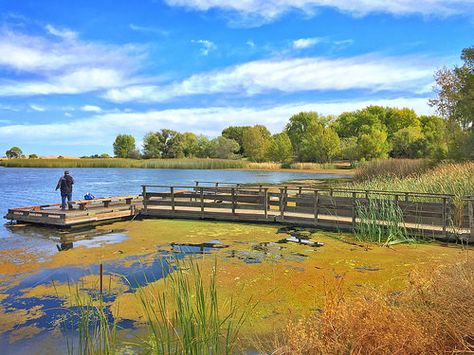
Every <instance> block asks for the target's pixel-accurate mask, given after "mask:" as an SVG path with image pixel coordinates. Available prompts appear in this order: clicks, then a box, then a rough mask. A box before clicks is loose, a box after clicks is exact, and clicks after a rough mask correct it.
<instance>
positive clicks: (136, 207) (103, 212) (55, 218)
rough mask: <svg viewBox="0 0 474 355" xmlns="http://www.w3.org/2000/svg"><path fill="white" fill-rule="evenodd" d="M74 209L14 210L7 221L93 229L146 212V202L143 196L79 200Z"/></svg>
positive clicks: (40, 207)
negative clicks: (87, 226) (82, 226)
mask: <svg viewBox="0 0 474 355" xmlns="http://www.w3.org/2000/svg"><path fill="white" fill-rule="evenodd" d="M73 208H74V209H73V210H69V209H68V210H62V209H61V205H60V204H50V205H41V206H30V207H20V208H11V209H9V210H8V213H7V215H6V216H5V218H6V219H9V220H12V221H13V220H14V221H17V222H20V223H32V224H41V225H48V226H56V227H75V226H81V225H92V224H95V223H101V222H110V221H113V220H116V219H121V218H127V217H130V216H135V215H136V214H139V213H140V211H141V210H142V209H143V200H142V198H141V197H140V196H118V197H109V198H102V199H95V200H79V201H73Z"/></svg>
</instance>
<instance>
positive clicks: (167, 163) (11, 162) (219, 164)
mask: <svg viewBox="0 0 474 355" xmlns="http://www.w3.org/2000/svg"><path fill="white" fill-rule="evenodd" d="M247 165H248V162H246V161H243V160H226V159H143V160H137V159H120V158H110V159H5V160H0V166H5V167H17V168H144V169H242V168H245V167H247Z"/></svg>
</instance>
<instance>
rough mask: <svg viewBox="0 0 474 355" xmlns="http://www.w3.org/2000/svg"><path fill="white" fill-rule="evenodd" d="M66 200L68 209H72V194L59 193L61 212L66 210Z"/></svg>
mask: <svg viewBox="0 0 474 355" xmlns="http://www.w3.org/2000/svg"><path fill="white" fill-rule="evenodd" d="M66 199H67V204H68V206H69V208H70V209H72V203H71V200H72V192H71V193H64V192H61V208H62V209H63V210H65V209H66Z"/></svg>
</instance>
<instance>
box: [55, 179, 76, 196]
mask: <svg viewBox="0 0 474 355" xmlns="http://www.w3.org/2000/svg"><path fill="white" fill-rule="evenodd" d="M73 184H74V179H73V178H72V176H71V175H64V176H61V178H60V179H59V181H58V185H56V190H57V189H61V193H62V194H70V193H72V185H73Z"/></svg>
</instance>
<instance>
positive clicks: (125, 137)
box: [114, 134, 137, 158]
mask: <svg viewBox="0 0 474 355" xmlns="http://www.w3.org/2000/svg"><path fill="white" fill-rule="evenodd" d="M136 149H137V148H136V146H135V138H134V137H133V136H132V135H130V134H119V135H118V136H117V137H116V138H115V142H114V155H115V156H116V157H118V158H129V157H130V155H131V154H132V152H134V151H135V150H136Z"/></svg>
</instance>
